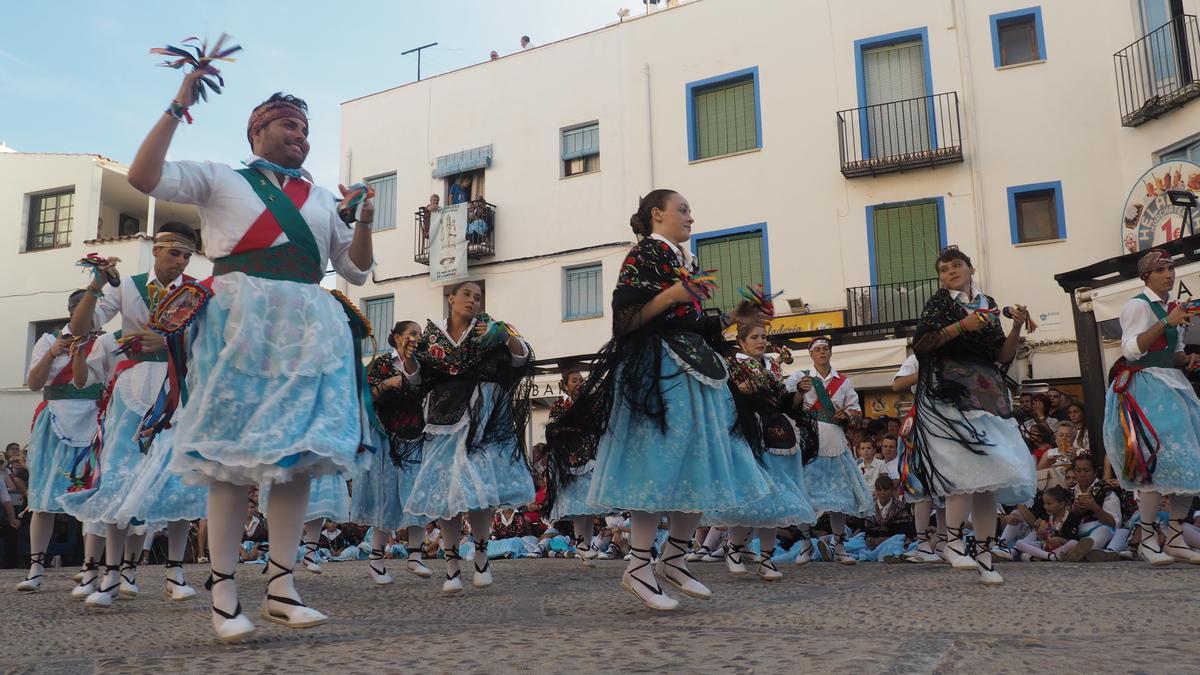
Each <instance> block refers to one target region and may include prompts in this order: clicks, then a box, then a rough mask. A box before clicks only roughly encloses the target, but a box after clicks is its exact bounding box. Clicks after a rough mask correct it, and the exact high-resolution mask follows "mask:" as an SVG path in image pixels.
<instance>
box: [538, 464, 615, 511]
mask: <svg viewBox="0 0 1200 675" xmlns="http://www.w3.org/2000/svg"><path fill="white" fill-rule="evenodd" d="M591 487H592V467H591V466H588V467H587V469H586V470H585V471H582V472H580V475H578V476H575V480H573V481H571V482H570V484H568V485H565V486H563V487H562V488H561V489H560V490H559V492H558V495H557V496H556V497H555V499H554V508H552V509H551V510H550V522H552V523H553V522H557V521H559V520H563V519H566V518H574V517H575V516H597V515H604V514H605V513H607V511H604V510H597V509H596V508H594V507H592V506H588V503H587V496H588V490H590V489H591Z"/></svg>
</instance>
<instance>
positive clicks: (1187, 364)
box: [1183, 354, 1200, 370]
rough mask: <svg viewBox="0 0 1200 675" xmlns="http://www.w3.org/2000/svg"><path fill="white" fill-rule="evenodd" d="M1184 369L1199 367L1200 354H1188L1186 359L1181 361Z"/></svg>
mask: <svg viewBox="0 0 1200 675" xmlns="http://www.w3.org/2000/svg"><path fill="white" fill-rule="evenodd" d="M1183 368H1184V370H1196V369H1197V368H1200V354H1188V355H1187V360H1186V361H1184V363H1183Z"/></svg>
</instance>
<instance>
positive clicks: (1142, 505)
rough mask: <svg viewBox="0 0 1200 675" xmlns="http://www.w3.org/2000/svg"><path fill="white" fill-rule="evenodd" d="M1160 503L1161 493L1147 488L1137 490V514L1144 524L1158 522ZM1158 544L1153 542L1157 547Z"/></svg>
mask: <svg viewBox="0 0 1200 675" xmlns="http://www.w3.org/2000/svg"><path fill="white" fill-rule="evenodd" d="M1161 503H1162V494H1160V493H1158V492H1151V491H1149V490H1138V514H1139V515H1141V516H1142V522H1143V523H1145V524H1146V525H1151V524H1155V523H1157V522H1158V507H1159V505H1160V504H1161ZM1157 546H1158V544H1157V543H1156V544H1155V547H1157Z"/></svg>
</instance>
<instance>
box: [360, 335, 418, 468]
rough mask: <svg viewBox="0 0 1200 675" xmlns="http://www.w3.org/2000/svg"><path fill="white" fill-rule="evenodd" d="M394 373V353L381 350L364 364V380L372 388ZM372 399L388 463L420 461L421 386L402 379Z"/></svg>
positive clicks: (395, 369) (396, 367)
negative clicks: (398, 385) (385, 442)
mask: <svg viewBox="0 0 1200 675" xmlns="http://www.w3.org/2000/svg"><path fill="white" fill-rule="evenodd" d="M397 375H401V373H400V364H399V363H397V361H396V357H395V355H393V354H383V355H381V356H379V357H377V358H376V359H375V360H374V361H372V362H371V365H370V366H369V367H368V368H367V383H368V384H369V385H370V386H371V389H375V388H377V387H379V386H380V385H381V384H382V383H383V381H384V380H387V379H390V378H392V377H396V376H397ZM374 402H375V414H376V416H377V417H378V418H379V423H380V425H381V426H382V427H383V431H384V433H386V434H387V437H388V441H389V445H390V446H391V447H390V454H391V457H392V463H393V464H395V465H396V466H405V465H408V464H415V463H418V462H420V461H421V457H420V452H421V443H422V441H423V440H424V439H425V413H424V411H423V410H422V409H421V388H420V387H417V386H414V385H411V384H409V383H408V381H407V380H405V381H404V383H403V384H402V385H401V388H400V389H398V390H392V389H389V390H386V391H382V392H381V393H380V394H379V396H376V397H375V401H374Z"/></svg>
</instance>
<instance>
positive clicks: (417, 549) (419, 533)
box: [406, 525, 445, 560]
mask: <svg viewBox="0 0 1200 675" xmlns="http://www.w3.org/2000/svg"><path fill="white" fill-rule="evenodd" d="M442 531H443V532H445V530H442ZM424 544H425V528H423V527H421V526H420V525H410V526H409V527H408V546H407V547H406V548H407V549H408V559H409V560H421V559H423V558H424V557H425V551H424V549H422V548H421V547H422V546H423V545H424Z"/></svg>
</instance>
